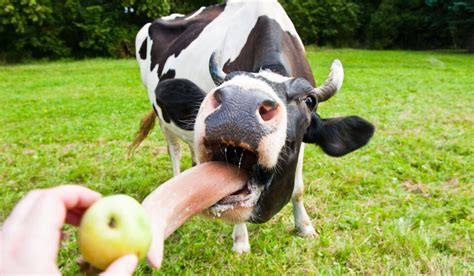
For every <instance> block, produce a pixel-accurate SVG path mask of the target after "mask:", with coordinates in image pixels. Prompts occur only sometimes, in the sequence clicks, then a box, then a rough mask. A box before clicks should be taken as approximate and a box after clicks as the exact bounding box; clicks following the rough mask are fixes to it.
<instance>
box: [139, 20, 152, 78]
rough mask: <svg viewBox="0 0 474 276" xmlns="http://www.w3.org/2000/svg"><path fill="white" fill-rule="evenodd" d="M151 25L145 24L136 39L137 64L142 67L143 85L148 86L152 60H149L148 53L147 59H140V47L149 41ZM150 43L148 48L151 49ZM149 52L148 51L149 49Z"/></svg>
mask: <svg viewBox="0 0 474 276" xmlns="http://www.w3.org/2000/svg"><path fill="white" fill-rule="evenodd" d="M150 25H151V24H150V23H147V24H145V25H144V26H143V27H142V28H141V29H140V31H138V34H137V37H136V39H135V55H136V57H137V62H138V64H139V66H140V78H141V80H142V83H143V85H145V86H147V76H148V75H149V74H150V73H149V72H150V69H149V68H150V59H149V58H148V56H149V55H148V53H147V58H146V59H144V60H143V59H141V58H140V53H139V51H140V47H141V46H142V44H143V42H144V41H146V40H147V39H148V28H149V27H150ZM148 42H149V41H147V46H148V47H149V44H148ZM147 50H148V49H147Z"/></svg>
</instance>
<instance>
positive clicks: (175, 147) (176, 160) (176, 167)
mask: <svg viewBox="0 0 474 276" xmlns="http://www.w3.org/2000/svg"><path fill="white" fill-rule="evenodd" d="M161 125H162V126H163V125H164V124H161ZM162 130H163V136H165V139H166V143H168V154H169V155H170V158H171V163H172V164H173V175H175V176H176V175H178V174H179V173H180V171H181V170H180V161H181V146H180V144H179V138H178V137H177V136H176V135H174V134H173V133H171V131H169V130H167V129H166V127H162Z"/></svg>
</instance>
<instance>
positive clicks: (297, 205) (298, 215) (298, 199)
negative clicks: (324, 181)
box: [291, 143, 317, 238]
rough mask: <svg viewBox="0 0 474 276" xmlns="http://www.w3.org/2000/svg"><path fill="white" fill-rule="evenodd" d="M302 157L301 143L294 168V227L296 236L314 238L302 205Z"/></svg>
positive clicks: (312, 229)
mask: <svg viewBox="0 0 474 276" xmlns="http://www.w3.org/2000/svg"><path fill="white" fill-rule="evenodd" d="M303 157H304V143H301V148H300V154H299V156H298V164H297V166H296V175H295V187H294V189H293V197H292V200H291V201H292V203H293V216H294V218H295V227H296V230H297V231H298V235H300V236H302V237H307V238H314V237H316V236H317V234H316V231H315V230H314V227H313V225H312V224H311V220H310V219H309V216H308V214H307V213H306V210H305V208H304V204H303V193H304V183H303Z"/></svg>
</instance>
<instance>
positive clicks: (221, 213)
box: [157, 55, 374, 223]
mask: <svg viewBox="0 0 474 276" xmlns="http://www.w3.org/2000/svg"><path fill="white" fill-rule="evenodd" d="M210 72H211V76H212V78H213V80H214V82H215V83H216V85H217V87H216V88H215V89H214V90H212V91H210V92H209V93H208V94H207V95H206V96H205V97H203V96H202V95H203V94H202V91H200V89H199V88H198V87H197V86H196V85H194V84H193V83H191V82H189V81H187V82H185V83H186V86H187V88H186V89H185V90H186V93H187V96H184V95H183V96H184V97H183V98H182V100H183V101H186V99H190V101H194V102H189V103H188V105H189V107H196V106H197V105H199V104H200V108H199V112H198V113H197V115H196V114H194V116H196V117H195V124H194V143H195V145H194V149H195V154H196V157H197V160H198V162H200V163H203V162H208V161H213V160H214V161H225V162H227V163H228V164H229V165H233V166H238V167H239V168H240V169H241V170H245V171H247V173H248V175H249V179H248V182H247V187H245V188H244V189H242V190H240V191H238V192H237V193H235V194H233V195H230V196H228V197H226V198H224V199H222V200H221V201H219V202H218V203H217V204H215V205H214V206H212V207H210V208H209V209H207V210H206V211H205V213H206V214H208V215H210V216H213V217H220V218H222V219H224V220H227V221H230V222H233V223H239V222H244V221H250V222H256V223H260V222H265V221H267V220H268V219H270V218H271V217H272V216H273V215H275V214H276V213H277V212H278V211H279V210H280V209H281V208H282V207H283V206H284V205H285V204H286V203H288V201H289V200H290V198H291V195H292V191H293V187H294V179H295V172H296V166H297V161H298V154H299V150H300V145H301V142H305V143H313V144H317V145H319V146H320V147H321V148H322V149H323V151H324V152H325V153H327V154H329V155H331V156H342V155H344V154H347V153H349V152H351V151H354V150H356V149H358V148H360V147H362V146H364V145H365V144H366V143H367V142H368V141H369V139H370V138H371V137H372V134H373V132H374V127H373V125H372V124H370V123H369V122H367V121H366V120H364V119H362V118H360V117H357V116H350V117H341V118H331V119H321V118H320V117H319V115H318V114H317V113H316V108H317V106H318V103H320V102H323V101H326V100H328V99H329V98H330V97H331V96H333V95H334V93H335V92H336V91H337V90H338V89H339V88H340V86H341V85H342V79H343V69H342V65H341V63H340V62H339V61H337V60H336V61H335V62H333V65H332V67H331V72H330V74H329V77H328V79H327V80H326V82H325V83H324V84H323V85H321V86H320V87H317V88H314V87H312V86H311V85H310V84H309V82H308V81H306V80H305V79H303V78H288V77H283V76H281V75H279V74H276V73H272V72H270V71H265V70H264V71H261V72H259V73H247V72H232V73H229V74H225V73H224V72H223V71H222V70H220V69H219V68H218V67H217V65H216V62H215V56H214V55H213V56H212V57H211V60H210ZM172 81H176V80H170V81H169V82H170V84H172ZM180 85H182V83H181V84H180ZM190 91H194V92H192V93H196V94H197V95H195V97H193V96H190V95H189V93H190ZM198 94H199V95H200V96H199V95H198ZM196 99H200V101H201V100H202V102H201V103H199V102H195V101H196ZM157 100H158V101H160V99H157ZM181 106H182V103H181ZM194 110H196V111H195V112H197V109H194ZM187 116H188V117H187V118H182V119H183V120H187V121H189V119H190V117H189V116H190V115H189V114H188V115H187ZM191 117H193V115H191ZM223 185H225V183H223Z"/></svg>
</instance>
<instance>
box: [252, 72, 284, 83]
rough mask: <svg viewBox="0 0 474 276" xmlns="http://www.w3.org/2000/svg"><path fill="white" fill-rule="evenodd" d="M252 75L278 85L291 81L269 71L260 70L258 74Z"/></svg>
mask: <svg viewBox="0 0 474 276" xmlns="http://www.w3.org/2000/svg"><path fill="white" fill-rule="evenodd" d="M254 75H256V76H261V77H264V78H266V79H267V80H269V81H272V82H280V83H281V82H285V81H287V80H290V79H291V78H289V77H285V76H282V75H280V74H277V73H274V72H272V71H270V70H261V71H260V72H258V73H257V74H254Z"/></svg>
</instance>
